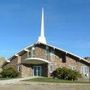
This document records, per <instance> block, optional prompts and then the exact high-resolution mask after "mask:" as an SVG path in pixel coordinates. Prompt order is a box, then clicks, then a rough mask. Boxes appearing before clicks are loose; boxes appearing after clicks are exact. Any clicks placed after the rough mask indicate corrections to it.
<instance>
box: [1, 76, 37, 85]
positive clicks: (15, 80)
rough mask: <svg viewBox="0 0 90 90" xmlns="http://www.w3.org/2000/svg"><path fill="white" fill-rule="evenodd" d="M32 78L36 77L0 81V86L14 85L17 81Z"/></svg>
mask: <svg viewBox="0 0 90 90" xmlns="http://www.w3.org/2000/svg"><path fill="white" fill-rule="evenodd" d="M32 78H37V77H26V78H16V79H9V80H0V85H5V84H15V83H18V82H19V81H22V80H27V79H32Z"/></svg>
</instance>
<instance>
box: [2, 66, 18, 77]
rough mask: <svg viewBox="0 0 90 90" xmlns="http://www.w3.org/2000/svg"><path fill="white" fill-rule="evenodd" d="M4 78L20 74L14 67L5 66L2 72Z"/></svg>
mask: <svg viewBox="0 0 90 90" xmlns="http://www.w3.org/2000/svg"><path fill="white" fill-rule="evenodd" d="M1 75H2V78H15V77H17V76H18V75H19V73H18V72H17V70H16V69H15V68H13V67H7V68H3V71H2V72H1Z"/></svg>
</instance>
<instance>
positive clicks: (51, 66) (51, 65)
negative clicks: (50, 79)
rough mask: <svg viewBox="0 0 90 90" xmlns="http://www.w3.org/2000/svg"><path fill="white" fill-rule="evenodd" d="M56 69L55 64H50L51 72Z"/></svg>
mask: <svg viewBox="0 0 90 90" xmlns="http://www.w3.org/2000/svg"><path fill="white" fill-rule="evenodd" d="M53 71H54V65H53V64H50V65H49V72H50V73H52V72H53Z"/></svg>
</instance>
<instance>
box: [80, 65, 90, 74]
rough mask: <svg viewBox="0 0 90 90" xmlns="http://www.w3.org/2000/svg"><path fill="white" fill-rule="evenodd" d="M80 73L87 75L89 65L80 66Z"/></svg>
mask: <svg viewBox="0 0 90 90" xmlns="http://www.w3.org/2000/svg"><path fill="white" fill-rule="evenodd" d="M81 73H82V74H84V75H85V76H88V75H89V67H87V66H81Z"/></svg>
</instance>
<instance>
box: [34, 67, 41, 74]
mask: <svg viewBox="0 0 90 90" xmlns="http://www.w3.org/2000/svg"><path fill="white" fill-rule="evenodd" d="M41 75H42V67H41V66H34V67H33V76H41Z"/></svg>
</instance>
